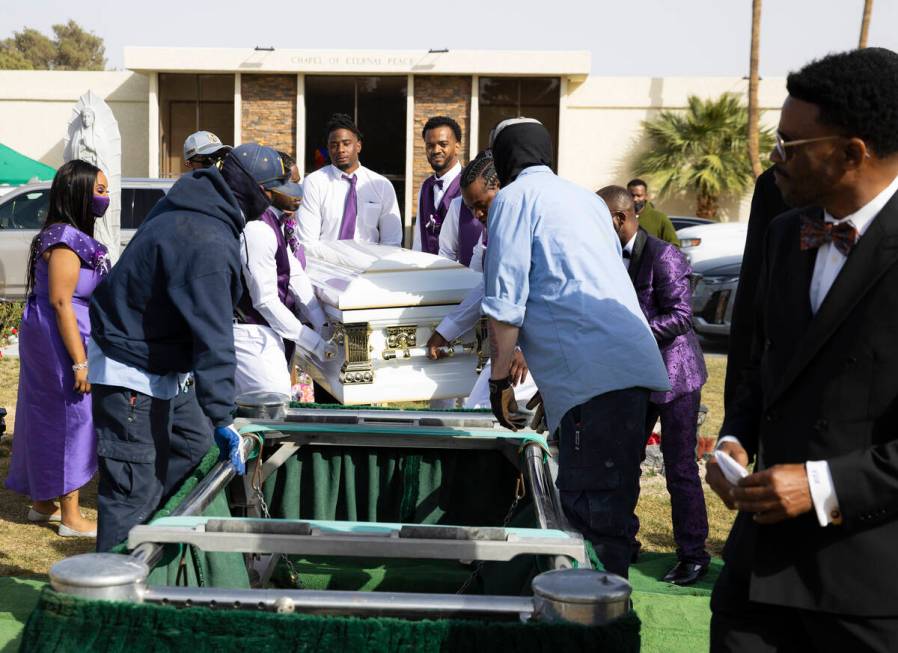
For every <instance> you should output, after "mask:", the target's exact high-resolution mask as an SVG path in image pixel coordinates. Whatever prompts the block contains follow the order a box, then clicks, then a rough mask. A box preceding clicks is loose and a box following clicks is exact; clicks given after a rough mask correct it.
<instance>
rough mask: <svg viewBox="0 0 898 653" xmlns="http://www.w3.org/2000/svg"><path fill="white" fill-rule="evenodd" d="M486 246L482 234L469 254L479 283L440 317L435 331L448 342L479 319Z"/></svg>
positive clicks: (465, 331) (468, 329) (466, 330)
mask: <svg viewBox="0 0 898 653" xmlns="http://www.w3.org/2000/svg"><path fill="white" fill-rule="evenodd" d="M485 249H486V247H485V246H484V244H483V235H481V236H480V240H479V241H477V245H476V246H475V247H474V252H473V254H472V255H471V266H470V267H471V269H472V270H474V271H475V272H480V273H481V275H480V283H478V284H477V285H476V286H474V287H473V288H471V290H469V291H468V294H467V295H465V298H464V299H463V300H462V301H461V304H459V305H458V306H456V307H455V309H454V310H453V311H452V312H451V313H449V315H447V316H446V317H444V318H443V319H442V321H441V322H440V323H439V325H438V326H437V328H436V331H437V332H438V333H439V334H440V335H441V336H443V337H444V338H445V339H446V340H448V341H449V342H452V341H453V340H455V339H456V338H458V337H459V336H461V335H462V334H464V333H467V332H468V331H470V330H471V329H473V328H474V327H475V326H476V325H477V321H478V320H479V319H480V315H481V312H480V303H481V302H482V301H483V288H484V285H483V274H482V273H483V252H484V250H485Z"/></svg>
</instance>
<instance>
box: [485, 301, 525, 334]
mask: <svg viewBox="0 0 898 653" xmlns="http://www.w3.org/2000/svg"><path fill="white" fill-rule="evenodd" d="M481 308H482V310H483V314H484V315H486V316H488V317H491V318H493V319H494V320H496V321H497V322H502V323H503V324H510V325H511V326H516V327H519V328H520V326H521V325H522V324H524V312H525V309H524V307H523V306H518V305H517V304H512V303H511V302H508V301H505V300H504V299H499V298H498V297H484V298H483V303H482V304H481Z"/></svg>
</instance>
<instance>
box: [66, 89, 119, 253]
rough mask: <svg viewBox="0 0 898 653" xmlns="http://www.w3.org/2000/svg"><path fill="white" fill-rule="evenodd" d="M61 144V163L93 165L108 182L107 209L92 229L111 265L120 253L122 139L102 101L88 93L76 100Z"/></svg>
mask: <svg viewBox="0 0 898 653" xmlns="http://www.w3.org/2000/svg"><path fill="white" fill-rule="evenodd" d="M63 142H64V146H65V147H64V150H63V155H62V158H63V160H65V161H71V160H72V159H81V160H82V161H87V162H88V163H93V164H94V165H95V166H97V167H98V168H100V170H102V171H103V172H104V173H105V174H106V177H107V179H108V180H109V196H110V198H111V199H110V202H109V209H108V210H107V211H106V215H105V216H103V217H102V218H100V219H98V220H97V222H96V224H95V225H94V238H96V239H97V240H99V241H100V242H101V243H103V244H104V245H106V247H107V249H108V250H109V256H110V258H111V259H112V262H113V263H114V262H115V261H116V260H117V259H118V255H119V250H120V249H121V228H120V225H121V216H120V213H121V194H122V190H121V189H122V139H121V135H120V133H119V128H118V122H117V121H116V119H115V116H114V115H113V114H112V109H110V108H109V105H108V104H106V102H105V101H104V100H103V98H101V97H100V96H98V95H97V94H95V93H94V92H93V91H90V90H89V91H87V93H85V94H84V95H82V96H81V97H80V98H78V102H77V103H76V104H75V106H74V107H72V115H71V118H70V119H69V123H68V127H67V129H66V136H65V139H64V141H63Z"/></svg>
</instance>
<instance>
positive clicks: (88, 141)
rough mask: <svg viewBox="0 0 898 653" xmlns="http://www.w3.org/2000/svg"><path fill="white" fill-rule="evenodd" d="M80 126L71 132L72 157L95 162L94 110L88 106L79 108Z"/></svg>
mask: <svg viewBox="0 0 898 653" xmlns="http://www.w3.org/2000/svg"><path fill="white" fill-rule="evenodd" d="M80 116H81V128H80V129H79V130H78V131H76V132H75V133H74V134H72V141H71V151H72V157H71V158H72V159H81V160H82V161H87V162H89V163H93V164H94V165H96V164H97V148H96V146H95V145H94V140H95V139H94V120H95V117H94V110H93V109H91V108H90V107H83V108H82V109H81V113H80Z"/></svg>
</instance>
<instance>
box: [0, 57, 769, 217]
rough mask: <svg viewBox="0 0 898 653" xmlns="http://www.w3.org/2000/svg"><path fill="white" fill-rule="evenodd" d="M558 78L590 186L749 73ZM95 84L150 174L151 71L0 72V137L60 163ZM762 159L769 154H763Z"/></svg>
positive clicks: (565, 140) (571, 143)
mask: <svg viewBox="0 0 898 653" xmlns="http://www.w3.org/2000/svg"><path fill="white" fill-rule="evenodd" d="M575 79H578V78H577V77H574V78H567V77H565V78H564V83H563V85H562V98H561V119H560V123H561V124H560V129H559V148H558V149H559V172H560V173H561V174H562V175H564V176H565V177H568V178H570V179H573V180H574V181H576V182H578V183H580V184H582V185H584V186H587V187H589V188H593V189H595V188H599V187H601V186H604V185H607V184H612V183H618V184H624V183H626V182H627V180H629V179H630V178H632V177H633V176H634V175H633V172H632V162H633V161H634V159H635V157H636V155H637V154H638V153H639V151H640V148H641V147H643V145H642V144H641V136H642V121H644V120H646V119H647V118H651V117H653V116H655V115H657V113H658V112H659V111H661V110H663V109H682V108H684V107H685V106H686V98H687V97H688V96H689V95H690V94H694V95H698V96H700V97H705V98H714V97H718V96H719V95H720V94H722V93H725V92H727V91H730V92H736V93H740V94H743V95H744V94H745V92H746V90H747V85H748V82H747V81H746V80H744V79H740V78H735V77H704V78H698V77H666V78H650V77H587V78H585V79H583V78H579V79H583V81H575ZM88 89H92V90H93V91H94V92H96V93H98V94H99V95H101V96H103V97H104V98H105V99H106V101H107V102H108V103H109V105H110V107H111V108H112V111H113V113H114V114H115V117H116V119H117V120H118V122H119V129H120V130H121V134H122V166H123V170H122V173H123V175H125V176H129V177H140V176H146V175H147V174H148V170H149V166H148V161H149V156H150V148H149V136H148V135H149V133H150V130H149V123H148V121H149V118H148V115H149V106H148V96H149V78H148V76H147V75H145V74H142V73H135V72H130V71H125V72H117V71H108V72H56V71H0V143H3V144H5V145H8V146H9V147H12V148H14V149H16V150H18V151H20V152H22V153H23V154H26V155H28V156H30V157H32V158H35V159H38V160H40V161H43V162H44V163H47V164H49V165H52V166H54V167H57V166H59V165H60V164H61V163H62V147H63V136H64V135H65V127H66V124H67V122H68V119H69V116H70V112H71V108H72V105H73V104H74V103H75V102H76V101H77V99H78V97H79V96H80V95H82V94H83V93H84V92H86V91H87V90H88ZM760 95H761V107H762V109H763V110H764V113H763V114H762V122H763V123H764V124H765V125H768V126H774V125H776V122H777V120H778V119H779V108H780V106H781V105H782V102H783V99H784V98H785V96H786V90H785V79H784V78H768V79H764V80H762V82H761V92H760ZM763 156H764V157H765V160H766V153H763ZM748 201H749V197H748V196H746V197H744V198H733V199H731V200H730V201H727V202H724V203H723V204H722V208H723V215H722V217H723V218H724V219H727V220H739V219H741V220H745V219H747V218H748ZM656 204H657V205H658V206H659V208H661V209H662V210H664V211H667V212H668V213H670V214H673V215H694V212H695V207H694V202H693V200H692V198H691V197H683V198H671V199H663V200H660V201H657V202H656Z"/></svg>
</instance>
